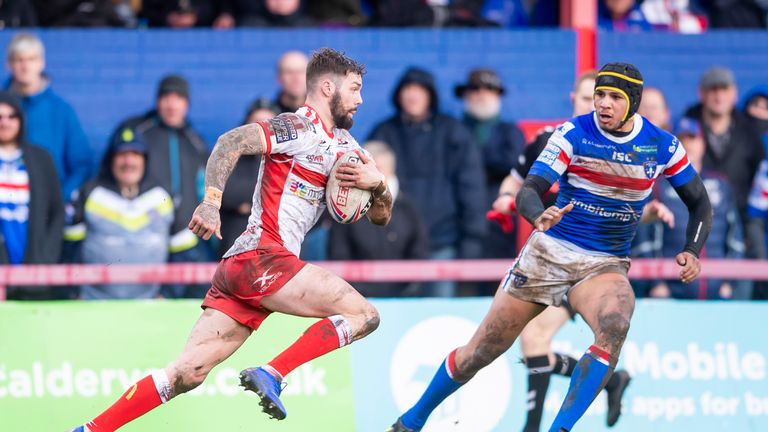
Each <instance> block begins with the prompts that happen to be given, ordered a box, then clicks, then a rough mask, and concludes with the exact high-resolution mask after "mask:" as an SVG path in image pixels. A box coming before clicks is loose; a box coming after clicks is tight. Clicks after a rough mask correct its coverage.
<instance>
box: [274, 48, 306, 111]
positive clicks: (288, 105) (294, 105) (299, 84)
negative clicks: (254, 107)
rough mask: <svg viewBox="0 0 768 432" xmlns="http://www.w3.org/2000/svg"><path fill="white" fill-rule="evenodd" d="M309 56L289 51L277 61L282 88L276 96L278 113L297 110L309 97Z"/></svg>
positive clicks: (279, 81) (278, 80) (278, 76)
mask: <svg viewBox="0 0 768 432" xmlns="http://www.w3.org/2000/svg"><path fill="white" fill-rule="evenodd" d="M307 62H308V59H307V56H306V55H305V54H304V53H302V52H300V51H288V52H286V53H285V54H283V55H282V56H281V57H280V59H279V60H278V61H277V82H278V83H279V84H280V90H279V93H278V94H277V97H276V98H275V104H276V105H277V107H278V113H284V112H295V111H296V110H297V109H299V108H301V106H302V105H304V101H305V100H306V99H307V78H306V77H307Z"/></svg>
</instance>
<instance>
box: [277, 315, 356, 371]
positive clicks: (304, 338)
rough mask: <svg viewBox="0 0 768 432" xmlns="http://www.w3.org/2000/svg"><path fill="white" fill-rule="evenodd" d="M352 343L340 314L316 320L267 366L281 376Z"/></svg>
mask: <svg viewBox="0 0 768 432" xmlns="http://www.w3.org/2000/svg"><path fill="white" fill-rule="evenodd" d="M350 343H352V330H351V329H350V327H349V323H348V322H347V320H346V319H344V317H343V316H341V315H334V316H331V317H328V318H323V319H322V320H320V321H318V322H316V323H315V324H314V325H312V326H311V327H310V328H308V329H307V331H305V332H304V334H303V335H301V337H299V339H298V340H297V341H296V342H294V343H293V345H291V346H290V347H288V349H286V350H285V351H283V352H282V353H280V355H278V356H277V357H275V359H274V360H272V361H271V362H269V364H268V365H267V366H269V367H271V368H272V370H274V371H275V372H277V373H278V374H280V377H278V378H282V377H285V376H286V375H288V374H289V373H290V372H291V371H292V370H294V369H296V368H297V367H299V366H301V365H302V364H304V363H306V362H308V361H310V360H312V359H316V358H318V357H320V356H322V355H324V354H328V353H329V352H331V351H333V350H335V349H338V348H341V347H343V346H344V345H349V344H350Z"/></svg>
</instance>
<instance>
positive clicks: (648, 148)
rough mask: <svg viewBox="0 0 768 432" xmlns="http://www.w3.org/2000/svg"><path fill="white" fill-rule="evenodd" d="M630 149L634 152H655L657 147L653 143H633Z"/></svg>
mask: <svg viewBox="0 0 768 432" xmlns="http://www.w3.org/2000/svg"><path fill="white" fill-rule="evenodd" d="M632 150H634V151H635V153H656V152H657V151H658V150H659V148H658V147H657V146H655V145H642V146H639V145H633V146H632Z"/></svg>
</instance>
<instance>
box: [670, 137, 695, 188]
mask: <svg viewBox="0 0 768 432" xmlns="http://www.w3.org/2000/svg"><path fill="white" fill-rule="evenodd" d="M671 145H672V146H673V147H674V148H675V152H674V153H673V154H672V157H671V158H669V161H668V162H667V164H666V165H665V166H664V176H665V177H666V178H667V181H669V184H671V185H672V187H680V186H682V185H684V184H686V183H688V182H689V181H690V180H691V179H692V178H693V177H695V176H696V170H694V169H693V166H692V165H691V163H690V162H689V161H688V154H687V153H686V152H685V149H684V148H683V146H682V144H680V140H678V139H677V138H675V139H674V140H673V141H672V144H671Z"/></svg>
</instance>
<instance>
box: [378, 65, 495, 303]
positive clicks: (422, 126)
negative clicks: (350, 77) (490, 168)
mask: <svg viewBox="0 0 768 432" xmlns="http://www.w3.org/2000/svg"><path fill="white" fill-rule="evenodd" d="M438 99H439V98H438V95H437V88H436V85H435V78H434V77H433V76H432V74H431V73H430V72H428V71H426V70H424V69H422V68H418V67H410V68H408V69H407V70H406V71H405V72H404V73H403V75H402V76H401V78H400V80H399V82H398V83H397V85H396V87H395V91H394V92H393V93H392V103H393V105H394V106H395V109H396V112H395V115H394V116H392V117H391V118H389V119H387V120H384V121H383V122H381V123H379V124H378V125H377V126H376V127H375V128H374V130H373V132H372V133H371V135H370V136H369V137H368V141H384V142H386V143H387V144H389V146H390V147H391V148H392V151H394V153H395V157H396V159H397V177H398V178H399V179H400V182H401V184H400V187H401V189H402V190H403V192H405V193H406V194H408V195H409V196H410V197H412V198H413V201H414V202H415V203H416V206H417V208H418V210H419V212H420V213H421V215H422V218H423V220H424V222H425V223H426V225H427V230H428V231H429V236H430V246H431V257H432V259H452V258H481V257H482V256H483V249H482V242H483V239H484V237H485V235H486V232H487V230H488V223H487V221H486V220H485V208H484V206H485V204H486V199H485V170H484V168H483V164H482V159H481V155H480V150H479V148H478V146H477V145H476V144H475V143H474V140H473V138H472V134H471V133H470V132H469V130H468V129H467V127H466V126H465V125H464V124H462V122H461V121H459V120H457V119H455V118H453V117H450V116H448V115H445V114H441V113H440V110H439V100H438ZM426 292H427V294H428V295H435V296H445V297H451V296H453V295H455V294H456V284H455V283H454V282H452V281H443V282H437V283H432V284H429V285H428V286H427V287H426Z"/></svg>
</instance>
